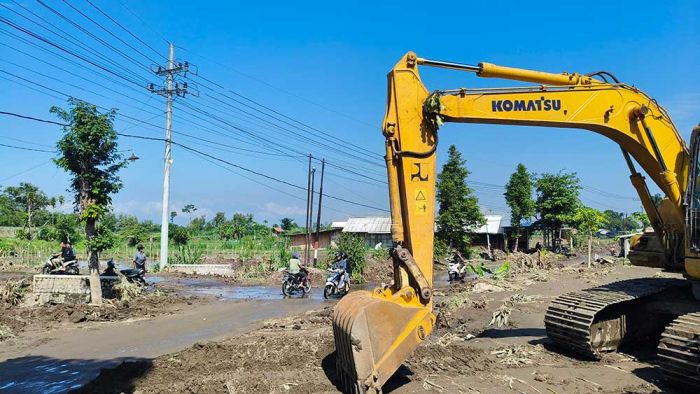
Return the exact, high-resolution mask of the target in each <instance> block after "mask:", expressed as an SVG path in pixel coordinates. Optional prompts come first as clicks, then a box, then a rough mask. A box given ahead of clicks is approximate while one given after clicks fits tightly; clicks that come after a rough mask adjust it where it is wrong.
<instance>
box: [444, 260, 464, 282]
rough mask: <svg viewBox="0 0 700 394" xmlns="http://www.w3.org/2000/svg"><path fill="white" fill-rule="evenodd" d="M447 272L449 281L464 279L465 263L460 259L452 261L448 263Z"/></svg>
mask: <svg viewBox="0 0 700 394" xmlns="http://www.w3.org/2000/svg"><path fill="white" fill-rule="evenodd" d="M448 267H449V268H448V271H447V274H448V275H449V281H450V283H452V282H455V281H458V280H459V281H461V280H463V279H464V277H465V276H466V273H467V265H466V264H464V263H463V262H462V261H453V262H451V263H449V265H448Z"/></svg>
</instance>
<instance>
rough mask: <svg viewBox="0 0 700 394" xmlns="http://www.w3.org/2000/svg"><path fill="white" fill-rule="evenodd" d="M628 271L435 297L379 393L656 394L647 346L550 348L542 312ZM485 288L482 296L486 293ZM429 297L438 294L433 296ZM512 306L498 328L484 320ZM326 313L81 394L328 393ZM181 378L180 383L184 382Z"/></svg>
mask: <svg viewBox="0 0 700 394" xmlns="http://www.w3.org/2000/svg"><path fill="white" fill-rule="evenodd" d="M656 273H657V271H656V270H653V269H647V268H643V267H629V266H621V265H619V266H600V267H594V268H592V269H587V268H585V267H582V266H569V267H564V268H561V267H560V268H558V269H552V270H535V271H530V272H522V273H518V274H515V275H513V276H512V277H510V278H508V279H507V280H500V281H493V280H485V279H480V280H477V281H474V282H471V283H465V284H459V285H455V286H445V287H443V288H442V289H436V292H435V294H436V305H438V304H439V306H440V307H441V308H442V309H443V312H444V317H445V319H444V320H443V321H442V323H440V326H439V327H438V328H437V329H436V330H435V331H434V333H433V334H432V335H431V336H430V337H429V339H428V340H427V341H426V342H425V343H424V344H423V345H421V346H420V347H419V348H418V349H417V350H416V351H415V352H414V354H413V355H412V356H411V357H410V358H409V359H408V360H407V361H406V363H404V366H403V367H402V368H400V369H399V371H398V372H397V373H396V374H395V375H394V377H393V378H392V379H391V380H390V381H389V382H388V383H387V385H385V387H384V390H385V392H395V393H419V392H437V393H504V392H505V393H508V392H513V393H528V394H530V393H531V394H543V393H555V394H556V393H591V392H600V393H659V392H669V393H674V392H683V391H676V390H675V389H674V388H673V387H668V386H666V385H665V384H664V383H663V381H662V379H661V375H660V373H659V371H658V369H656V368H655V367H654V363H655V344H654V343H653V341H652V342H651V343H642V344H635V345H634V346H631V347H627V348H624V349H622V351H621V352H619V353H612V354H609V355H607V356H606V357H604V358H603V359H602V360H600V361H590V360H584V359H581V358H578V357H576V356H573V355H571V354H566V353H565V352H562V351H561V350H559V349H557V348H555V347H553V346H552V344H551V342H550V341H549V340H548V339H547V337H546V333H545V330H544V324H543V317H544V312H545V310H546V308H547V306H548V304H549V302H550V301H551V299H553V298H554V297H556V296H557V295H559V294H562V293H564V292H568V291H572V290H578V289H583V288H586V287H592V286H596V285H599V284H603V283H609V282H612V281H615V280H620V279H625V278H635V277H650V276H654V275H655V274H656ZM487 285H488V286H487ZM436 287H437V286H436ZM508 301H511V302H512V305H513V306H512V312H511V313H510V319H509V322H508V324H507V325H506V326H503V327H497V326H495V325H491V324H490V321H491V319H492V314H493V312H494V311H495V310H497V309H498V308H499V307H501V306H502V305H503V304H504V303H505V302H508ZM331 310H332V306H325V305H324V306H322V307H321V308H319V309H317V310H315V311H313V312H305V313H300V314H298V315H295V316H290V317H287V318H282V319H276V320H270V321H268V322H266V323H265V324H264V325H263V326H262V327H260V328H256V329H253V330H251V331H249V332H247V333H244V334H241V335H237V336H235V337H233V338H229V339H225V340H221V341H212V342H208V343H199V344H197V345H195V346H192V347H190V348H188V349H185V350H182V351H179V352H176V353H173V354H168V355H164V356H161V357H157V358H155V359H154V360H141V361H137V362H130V363H125V364H122V365H121V366H120V367H118V368H116V369H112V370H108V371H104V372H103V373H102V374H101V376H100V377H99V378H98V379H96V380H95V381H93V382H91V383H90V384H89V385H88V386H86V387H85V388H84V389H83V390H82V392H106V393H119V392H134V391H139V392H140V393H163V392H167V393H181V392H198V393H291V392H293V393H335V392H337V391H338V387H337V386H336V384H337V383H338V381H337V376H336V372H335V346H334V343H333V335H332V330H331V325H330V323H331ZM183 371H187V373H183Z"/></svg>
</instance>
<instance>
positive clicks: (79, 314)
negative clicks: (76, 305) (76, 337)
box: [70, 311, 87, 323]
mask: <svg viewBox="0 0 700 394" xmlns="http://www.w3.org/2000/svg"><path fill="white" fill-rule="evenodd" d="M85 320H87V316H85V312H83V311H76V312H74V313H72V314H71V315H70V321H71V323H81V322H84V321H85Z"/></svg>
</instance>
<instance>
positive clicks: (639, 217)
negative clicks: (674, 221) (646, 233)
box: [632, 211, 651, 230]
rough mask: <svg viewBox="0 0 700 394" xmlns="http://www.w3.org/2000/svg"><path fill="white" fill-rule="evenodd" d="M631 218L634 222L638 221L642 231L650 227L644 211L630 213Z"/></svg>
mask: <svg viewBox="0 0 700 394" xmlns="http://www.w3.org/2000/svg"><path fill="white" fill-rule="evenodd" d="M632 218H634V219H635V220H636V221H638V222H639V223H641V224H642V230H644V229H646V228H647V227H649V226H651V221H650V220H649V216H647V214H646V212H644V211H639V212H632Z"/></svg>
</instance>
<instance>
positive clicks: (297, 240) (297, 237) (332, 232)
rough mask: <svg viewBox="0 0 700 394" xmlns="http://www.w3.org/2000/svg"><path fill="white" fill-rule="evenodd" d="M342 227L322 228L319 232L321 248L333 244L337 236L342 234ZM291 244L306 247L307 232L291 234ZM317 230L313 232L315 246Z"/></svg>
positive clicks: (291, 245)
mask: <svg viewBox="0 0 700 394" xmlns="http://www.w3.org/2000/svg"><path fill="white" fill-rule="evenodd" d="M341 231H342V229H340V228H333V227H331V228H329V229H325V230H321V231H319V233H318V247H319V248H320V249H326V248H328V247H329V246H331V243H332V242H333V241H334V240H335V237H337V236H338V234H340V232H341ZM288 237H289V246H290V247H296V248H299V247H304V245H306V233H297V234H289V235H288ZM315 237H316V232H315V231H314V232H312V233H311V242H312V246H313V241H314V240H315V239H316V238H315Z"/></svg>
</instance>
